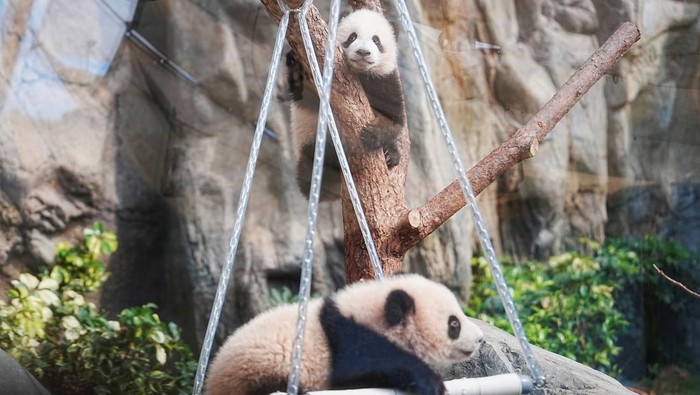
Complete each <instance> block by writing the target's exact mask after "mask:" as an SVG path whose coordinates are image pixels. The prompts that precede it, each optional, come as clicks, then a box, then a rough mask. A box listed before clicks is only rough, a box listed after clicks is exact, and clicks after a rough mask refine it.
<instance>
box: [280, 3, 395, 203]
mask: <svg viewBox="0 0 700 395" xmlns="http://www.w3.org/2000/svg"><path fill="white" fill-rule="evenodd" d="M337 39H338V43H339V44H340V45H341V46H342V47H343V54H344V56H345V61H346V63H347V65H348V68H349V70H350V71H351V72H352V73H353V74H354V75H355V76H356V77H357V78H358V79H359V80H360V83H361V84H362V88H363V89H364V91H365V94H366V95H367V98H368V99H369V104H370V106H371V107H372V112H373V115H374V117H373V119H370V120H368V121H367V123H366V124H365V126H364V128H363V130H362V134H361V139H362V145H363V147H364V149H365V150H366V151H367V152H372V151H375V150H379V149H381V150H382V151H383V152H384V156H385V158H386V163H387V167H388V168H390V169H391V168H393V167H394V166H396V165H398V164H399V161H400V159H401V156H400V153H399V150H398V147H397V144H396V143H397V139H398V138H399V135H400V134H401V132H402V130H403V127H404V125H406V114H405V110H404V97H403V92H402V91H401V83H400V79H399V73H398V70H397V53H398V50H397V43H396V34H395V31H394V28H393V27H392V26H391V24H390V23H389V21H388V20H387V19H386V18H385V17H384V16H383V15H382V14H380V13H378V12H375V11H370V10H358V11H354V12H351V13H350V14H348V15H347V16H345V17H344V18H343V19H342V20H341V21H340V23H339V24H338V36H337ZM287 83H288V85H289V93H290V97H291V99H292V102H291V106H290V130H291V132H292V138H293V141H294V146H295V148H296V155H297V184H298V185H299V189H300V190H301V192H302V193H303V194H304V195H305V196H306V197H308V194H309V189H310V186H311V170H312V168H313V162H314V147H315V143H316V125H317V123H318V107H319V98H318V94H317V93H316V88H315V86H314V83H313V80H311V79H310V78H308V76H306V75H305V74H304V71H303V69H302V67H301V64H300V63H299V60H298V59H297V58H296V57H295V56H294V52H289V53H288V54H287ZM328 141H329V143H328V145H327V146H326V156H325V158H324V169H323V180H322V183H321V188H322V189H321V196H320V198H321V200H333V199H336V198H338V197H339V196H340V183H341V180H342V177H341V174H340V165H339V163H338V157H337V154H336V153H335V149H334V148H333V144H332V143H330V138H329V139H328Z"/></svg>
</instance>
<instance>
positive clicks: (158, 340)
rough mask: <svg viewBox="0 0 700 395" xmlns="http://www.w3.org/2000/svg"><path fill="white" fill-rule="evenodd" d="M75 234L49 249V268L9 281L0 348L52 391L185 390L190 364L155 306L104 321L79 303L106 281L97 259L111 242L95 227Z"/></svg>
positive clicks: (0, 313)
mask: <svg viewBox="0 0 700 395" xmlns="http://www.w3.org/2000/svg"><path fill="white" fill-rule="evenodd" d="M83 235H84V240H83V243H82V244H81V245H78V246H70V245H68V244H66V243H60V244H59V245H58V246H57V254H56V262H55V265H54V266H53V267H52V268H50V269H49V268H44V269H42V270H41V271H40V273H39V275H38V276H34V275H32V274H28V273H23V274H21V275H20V276H19V278H18V279H17V280H13V281H12V289H11V290H10V291H9V292H8V296H9V304H8V303H5V302H3V301H2V300H0V348H2V349H5V350H6V351H8V352H9V353H10V354H11V355H12V356H13V357H14V358H16V359H17V360H18V361H19V362H20V364H22V365H23V366H24V367H25V368H27V370H29V371H30V372H31V373H32V374H33V375H35V376H36V377H37V378H38V379H39V380H40V381H42V382H43V383H44V385H46V387H47V388H48V389H49V390H50V391H51V392H52V393H54V394H87V393H90V394H91V393H95V394H107V393H134V394H139V393H183V394H185V393H189V391H188V389H189V388H190V387H191V383H192V380H193V378H194V371H195V369H196V363H195V362H194V359H193V356H192V353H191V352H190V350H189V348H188V347H187V346H186V345H185V344H184V343H183V342H182V340H181V338H180V331H179V329H178V327H177V326H176V325H175V324H172V323H170V324H167V325H166V324H165V323H163V322H161V321H160V319H159V317H158V315H157V314H156V313H155V308H156V306H155V305H153V304H147V305H144V306H141V307H133V308H129V309H125V310H123V311H122V312H121V313H120V314H119V315H118V317H117V319H116V320H111V319H109V318H107V315H106V313H104V312H102V311H100V310H98V309H97V307H96V306H95V305H94V304H93V303H91V302H89V301H88V300H86V298H87V299H89V296H90V295H89V294H90V293H92V292H96V291H98V290H100V289H101V288H102V285H103V284H104V282H105V281H106V280H107V277H108V274H107V272H106V270H105V267H104V264H103V263H102V262H100V261H99V259H100V258H101V257H102V256H105V257H106V256H109V255H110V254H111V253H113V252H114V251H115V250H116V249H117V239H116V236H115V234H114V233H112V232H106V231H104V230H103V228H102V225H101V224H99V223H96V224H95V225H93V226H92V227H91V228H88V229H85V231H84V233H83Z"/></svg>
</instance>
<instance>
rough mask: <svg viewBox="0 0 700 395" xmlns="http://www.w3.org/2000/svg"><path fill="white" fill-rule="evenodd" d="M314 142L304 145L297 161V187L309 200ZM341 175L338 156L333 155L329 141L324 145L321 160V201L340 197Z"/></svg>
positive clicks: (333, 150) (333, 151) (332, 148)
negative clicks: (324, 149) (324, 153)
mask: <svg viewBox="0 0 700 395" xmlns="http://www.w3.org/2000/svg"><path fill="white" fill-rule="evenodd" d="M315 147H316V142H315V141H314V142H311V143H307V144H304V146H303V147H302V149H301V153H300V155H299V158H298V159H297V185H299V189H300V190H301V192H302V193H303V194H304V196H305V197H306V198H307V199H308V198H309V191H310V189H311V175H312V172H313V167H314V153H315ZM341 182H342V175H341V171H340V163H339V162H338V155H337V154H336V153H335V148H334V147H333V144H330V141H329V142H327V144H326V155H325V156H324V160H323V176H322V178H321V194H320V196H319V198H320V200H321V201H326V200H334V199H337V198H338V197H339V196H340V184H341Z"/></svg>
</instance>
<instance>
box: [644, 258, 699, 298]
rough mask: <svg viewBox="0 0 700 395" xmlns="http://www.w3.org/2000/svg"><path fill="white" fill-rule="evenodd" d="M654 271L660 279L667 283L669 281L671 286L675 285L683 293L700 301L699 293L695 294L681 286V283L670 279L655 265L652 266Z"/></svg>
mask: <svg viewBox="0 0 700 395" xmlns="http://www.w3.org/2000/svg"><path fill="white" fill-rule="evenodd" d="M654 270H656V272H657V273H658V274H659V275H660V276H661V277H663V278H665V279H666V280H667V281H669V282H670V283H671V284H673V285H675V286H676V287H678V288H680V289H682V290H683V291H685V292H686V293H688V294H689V295H691V296H695V297H696V298H698V299H700V293H697V292H695V291H693V290H691V289H690V288H688V287H686V286H685V285H683V283H682V282H680V281H676V280H674V279H672V278H671V277H669V276H668V275H667V274H666V273H664V272H663V270H661V269H659V268H658V267H657V266H656V264H654Z"/></svg>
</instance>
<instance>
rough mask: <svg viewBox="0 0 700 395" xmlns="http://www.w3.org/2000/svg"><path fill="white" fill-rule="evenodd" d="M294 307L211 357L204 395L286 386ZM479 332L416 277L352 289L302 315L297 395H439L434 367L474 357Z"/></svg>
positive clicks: (241, 333) (443, 292) (434, 287)
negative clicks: (372, 391) (375, 394)
mask: <svg viewBox="0 0 700 395" xmlns="http://www.w3.org/2000/svg"><path fill="white" fill-rule="evenodd" d="M296 319H297V306H296V305H286V306H281V307H277V308H275V309H272V310H269V311H267V312H265V313H263V314H261V315H259V316H258V317H256V318H254V319H253V320H251V321H250V322H248V323H247V324H246V325H244V326H242V327H241V328H239V329H238V330H237V331H236V332H234V333H233V335H231V336H230V337H229V338H228V340H227V341H226V343H225V344H224V345H223V346H222V347H221V349H220V350H219V351H218V354H217V355H216V357H215V358H214V360H213V362H212V364H211V367H210V371H209V376H208V377H207V381H206V390H207V394H209V395H223V394H228V395H231V394H242V395H243V394H244V395H254V394H269V393H272V392H275V391H284V390H285V389H286V386H287V378H288V376H289V367H290V360H291V354H292V344H293V342H294V336H295V327H296V325H295V323H296ZM483 336H484V334H483V332H482V331H481V329H479V328H478V327H477V326H476V325H475V324H474V323H472V322H471V321H469V319H468V318H467V317H466V316H465V315H464V313H463V312H462V309H461V307H460V306H459V303H458V302H457V299H456V298H455V297H454V295H453V294H452V293H451V292H450V291H449V290H448V289H447V288H446V287H444V286H443V285H441V284H438V283H435V282H433V281H430V280H427V279H425V278H423V277H421V276H418V275H402V276H397V277H392V278H388V279H385V280H384V281H366V282H360V283H355V284H352V285H350V286H348V287H346V288H345V289H343V290H341V291H339V292H338V293H337V294H335V295H334V296H332V297H327V298H325V299H322V300H321V299H316V300H312V301H311V302H310V303H309V306H308V310H307V322H306V332H305V341H304V345H303V350H302V361H301V370H300V382H299V383H300V384H299V385H300V391H299V392H300V393H302V392H308V391H318V390H328V389H349V388H366V387H385V388H395V389H399V390H403V391H410V392H413V393H415V394H418V395H438V394H444V393H445V388H444V385H443V382H442V380H441V378H440V376H438V374H437V373H435V372H434V371H433V370H432V368H439V367H446V366H449V365H450V364H453V363H457V362H462V361H464V360H466V359H468V358H469V357H471V356H472V355H473V354H474V353H475V352H476V351H477V349H478V348H479V346H480V344H481V343H482V341H483Z"/></svg>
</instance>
